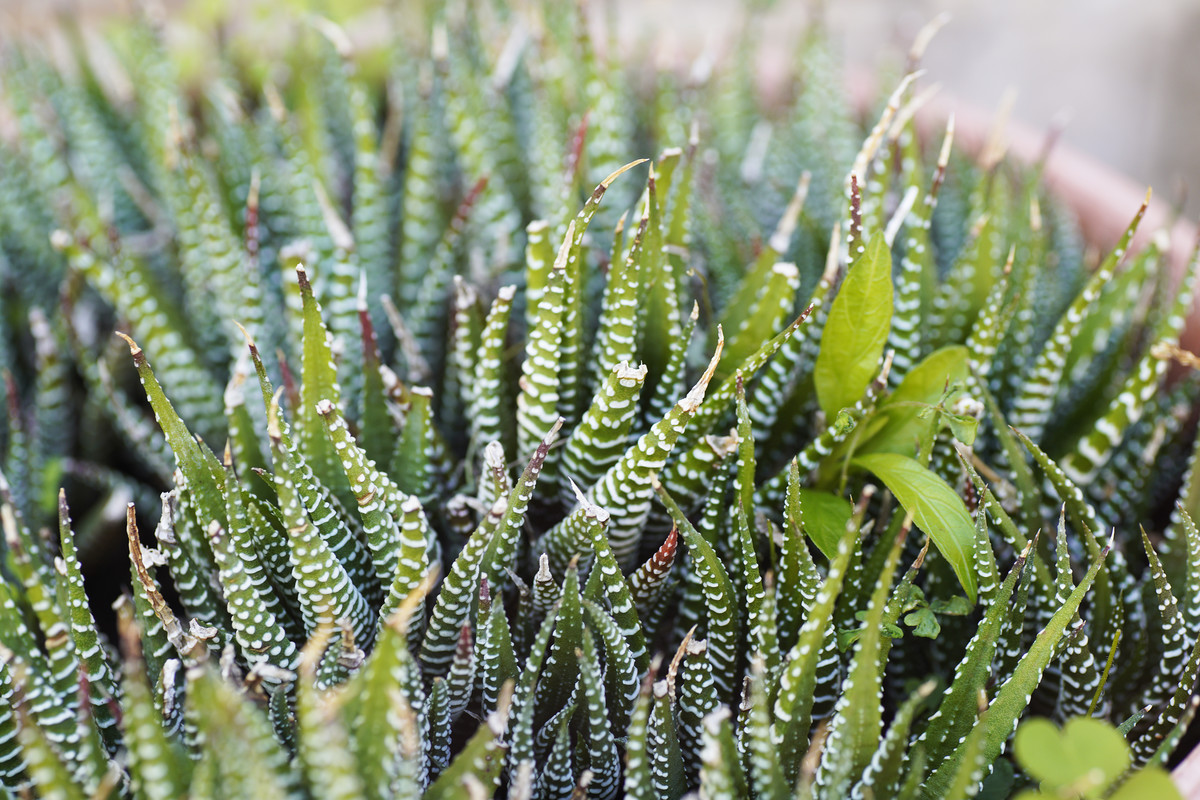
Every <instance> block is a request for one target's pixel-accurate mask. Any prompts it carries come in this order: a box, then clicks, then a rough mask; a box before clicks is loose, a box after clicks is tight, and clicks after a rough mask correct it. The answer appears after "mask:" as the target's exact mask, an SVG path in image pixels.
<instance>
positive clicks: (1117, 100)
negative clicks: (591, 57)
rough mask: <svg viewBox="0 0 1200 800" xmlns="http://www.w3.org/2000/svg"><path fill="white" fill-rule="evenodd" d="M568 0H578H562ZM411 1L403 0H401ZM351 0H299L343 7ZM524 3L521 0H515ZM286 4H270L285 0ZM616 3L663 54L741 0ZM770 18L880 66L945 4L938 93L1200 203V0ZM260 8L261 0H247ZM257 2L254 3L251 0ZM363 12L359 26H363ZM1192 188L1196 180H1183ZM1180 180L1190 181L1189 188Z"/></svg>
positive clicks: (772, 56) (720, 23)
mask: <svg viewBox="0 0 1200 800" xmlns="http://www.w3.org/2000/svg"><path fill="white" fill-rule="evenodd" d="M132 1H133V0H0V31H3V32H4V33H7V34H12V33H13V32H15V31H19V30H22V29H32V30H38V31H45V30H48V29H49V28H50V27H52V25H53V20H54V17H55V16H56V15H58V14H68V15H70V16H72V17H75V18H79V17H80V16H82V17H85V18H86V17H97V18H99V17H103V16H105V15H107V14H112V13H122V12H124V11H126V10H128V8H129V7H130V6H131V5H132ZM565 1H568V2H569V1H570V0H565ZM397 2H398V4H399V6H400V8H401V9H402V8H403V2H404V0H397ZM153 4H154V5H161V6H163V7H164V8H166V9H169V10H170V11H171V12H172V13H182V14H183V15H185V16H193V17H196V16H205V15H208V14H215V13H216V12H217V11H219V10H220V9H222V8H229V7H232V6H234V5H235V4H234V3H232V2H230V1H229V0H154V3H153ZM355 4H356V3H355V0H338V1H337V2H335V1H334V0H326V2H324V3H322V2H320V1H319V0H311V1H308V2H305V1H302V0H297V2H296V3H295V5H296V6H297V8H298V9H299V8H304V9H310V10H314V11H317V12H318V13H320V12H321V11H322V10H323V9H324V10H326V11H328V10H329V9H330V8H336V9H337V11H338V12H339V13H338V15H339V16H343V12H344V10H345V9H346V7H348V6H349V7H352V6H354V5H355ZM515 4H517V5H519V3H515ZM277 5H278V4H276V6H277ZM592 5H593V6H597V7H605V6H609V5H611V6H615V10H616V11H617V12H618V13H617V18H618V19H619V20H620V25H621V35H622V41H624V42H636V41H639V40H640V41H644V40H645V39H646V38H647V37H648V36H653V37H654V38H655V40H656V41H657V42H658V45H657V47H658V49H659V50H660V52H661V54H662V56H661V57H662V58H664V59H671V60H675V61H676V62H677V63H690V61H691V60H692V59H695V58H696V57H697V56H698V55H700V54H701V53H704V52H706V51H707V52H714V53H715V52H719V51H720V43H721V40H722V37H723V36H725V35H727V34H728V32H729V31H730V30H731V29H732V26H734V25H735V24H736V20H737V19H738V18H739V7H740V6H741V5H742V4H741V3H740V2H738V1H737V0H593V2H592ZM773 5H774V11H773V16H772V23H771V24H770V25H769V26H767V27H766V29H765V30H764V31H763V49H762V58H763V62H764V64H765V65H766V66H765V71H766V74H767V75H768V76H769V75H770V74H771V64H782V63H784V62H785V61H786V59H787V58H788V57H789V52H790V49H791V47H792V44H793V43H794V42H795V40H796V39H795V37H796V35H797V34H798V32H799V31H801V30H803V28H804V27H805V26H806V25H807V24H809V23H810V21H811V20H812V19H813V18H814V16H820V17H822V18H823V19H824V20H825V21H826V22H827V24H828V26H829V29H830V31H831V32H832V34H833V37H834V40H835V41H836V42H837V43H838V44H839V46H840V48H841V50H842V52H843V54H844V55H845V56H846V58H847V60H848V62H849V63H851V64H859V65H862V66H863V67H864V69H863V73H864V74H867V73H869V72H872V71H873V70H874V69H875V68H876V67H878V66H879V65H880V64H886V63H894V64H897V65H899V64H901V63H903V55H904V53H905V52H906V51H907V49H908V47H909V45H910V44H911V42H912V39H913V37H914V36H915V34H916V32H917V31H918V30H919V29H920V28H921V26H922V25H923V24H925V23H926V22H927V21H929V20H931V19H933V18H934V17H936V16H937V15H938V14H939V13H942V12H948V13H949V15H950V21H949V22H948V23H947V25H946V26H945V27H944V28H943V29H942V30H941V32H940V33H939V34H938V35H937V37H936V38H935V39H934V40H933V43H932V44H931V45H930V47H929V49H928V51H927V53H926V57H925V60H924V64H925V68H926V69H927V76H926V78H925V80H926V82H927V83H938V84H940V85H941V86H942V92H941V94H940V100H939V104H940V105H943V106H949V107H954V106H956V105H958V104H960V103H966V104H968V105H970V106H972V107H974V108H976V109H978V110H985V111H988V112H990V111H992V110H994V109H996V108H997V107H998V106H999V105H1000V103H1001V101H1002V98H1003V97H1004V95H1005V93H1006V91H1008V90H1012V91H1013V92H1015V95H1014V103H1013V107H1012V119H1013V120H1014V121H1015V122H1019V123H1022V124H1024V125H1025V126H1027V127H1029V128H1031V129H1033V130H1034V131H1037V132H1041V131H1044V130H1045V129H1047V128H1048V127H1050V126H1051V125H1052V124H1053V122H1054V121H1055V120H1066V128H1065V131H1064V133H1063V136H1062V142H1063V143H1065V144H1067V145H1069V146H1070V147H1073V148H1075V149H1077V150H1079V151H1081V152H1082V153H1084V154H1086V155H1089V156H1091V157H1092V158H1094V159H1096V160H1098V161H1100V162H1103V163H1104V164H1107V165H1109V166H1110V167H1112V168H1114V169H1115V170H1117V171H1119V172H1120V173H1122V174H1124V175H1126V176H1128V177H1129V178H1130V179H1132V181H1133V182H1134V183H1136V184H1140V185H1141V186H1146V185H1152V186H1153V187H1154V189H1155V193H1156V195H1157V197H1158V198H1160V199H1162V200H1166V201H1168V202H1170V203H1171V204H1175V203H1178V202H1179V201H1180V200H1181V199H1182V198H1184V197H1185V196H1186V205H1185V210H1186V212H1187V214H1188V216H1190V217H1192V218H1195V217H1196V216H1197V215H1200V147H1198V146H1197V145H1196V139H1197V136H1196V132H1197V131H1200V102H1196V101H1195V99H1196V98H1197V97H1200V49H1198V48H1196V46H1195V42H1197V41H1200V2H1196V0H1139V2H1132V1H1131V0H1054V2H1045V0H1004V2H998V1H997V0H836V2H835V1H834V0H829V1H828V2H813V1H810V0H778V1H777V2H775V3H773ZM236 6H237V7H238V8H240V9H252V8H253V6H254V1H253V0H245V2H239V3H237V4H236ZM248 13H250V14H251V15H253V11H252V10H251V11H249V12H248ZM367 29H369V26H364V30H367ZM1188 190H1190V191H1188ZM1185 192H1186V195H1185Z"/></svg>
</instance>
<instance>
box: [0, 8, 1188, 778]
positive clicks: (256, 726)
mask: <svg viewBox="0 0 1200 800" xmlns="http://www.w3.org/2000/svg"><path fill="white" fill-rule="evenodd" d="M536 11H537V13H536V14H530V13H528V12H529V9H525V10H523V11H520V12H518V11H515V10H512V9H510V8H509V7H508V5H507V4H506V3H503V2H494V3H472V4H462V5H461V7H460V6H459V5H455V4H451V6H450V8H449V9H448V10H447V9H446V8H442V7H441V6H440V5H438V4H432V3H431V4H428V6H426V7H423V8H422V9H421V12H422V13H420V14H417V13H414V18H413V19H407V20H405V21H404V24H398V25H396V26H395V27H396V32H395V38H394V39H393V40H390V41H389V43H388V45H387V48H386V50H384V51H383V59H382V63H384V64H385V67H384V68H383V69H382V70H380V69H376V70H375V71H374V72H372V71H371V70H368V69H365V68H364V64H365V63H366V61H367V58H366V56H365V55H364V53H363V52H361V51H356V50H355V48H354V47H352V46H351V45H350V43H349V41H348V40H347V39H346V37H345V36H344V34H343V33H342V31H341V29H339V28H338V27H337V26H336V25H334V24H333V23H332V22H329V21H327V20H323V19H308V18H305V19H304V20H303V22H302V23H300V24H298V26H297V29H296V30H295V31H293V32H292V34H291V35H292V38H291V39H290V40H289V48H290V50H289V53H290V55H289V57H288V66H289V67H290V71H289V70H278V69H270V68H268V65H266V64H263V63H260V62H256V61H254V60H253V58H252V57H249V56H247V55H246V54H245V51H241V50H238V51H234V50H232V49H231V50H230V51H229V52H228V53H219V54H218V55H219V58H218V59H217V62H218V63H219V66H218V65H217V64H213V65H211V68H210V69H209V73H210V74H209V75H208V76H207V77H206V79H205V80H204V81H203V82H201V83H199V84H197V85H193V84H192V83H189V82H187V81H185V80H183V79H182V78H181V75H180V72H179V65H178V64H177V63H176V62H174V61H173V60H172V58H171V56H170V55H169V52H168V49H167V47H166V46H165V44H164V39H163V31H162V30H161V29H157V28H156V27H155V26H154V25H152V24H150V23H149V22H148V21H147V20H144V19H138V20H134V21H130V22H126V23H123V24H122V25H121V26H119V27H118V28H116V29H115V30H113V31H112V32H111V35H110V36H109V37H108V38H107V39H106V42H107V44H106V45H105V48H104V49H103V55H105V56H106V57H105V58H103V59H101V58H99V57H98V55H97V42H96V41H95V40H88V39H86V37H82V36H80V37H75V38H73V39H71V40H70V41H72V42H74V44H75V47H74V48H73V49H72V51H71V52H72V54H73V56H72V58H70V59H69V62H70V63H69V64H68V65H65V66H64V65H63V64H62V63H60V62H56V61H54V60H52V59H50V58H48V57H47V56H46V55H45V54H44V53H43V52H42V51H40V50H39V49H38V48H36V47H34V46H31V45H29V44H25V45H17V44H13V43H10V44H9V46H8V47H7V49H6V50H5V52H4V57H5V61H4V65H3V72H2V75H0V82H2V85H3V100H4V103H5V106H6V108H7V111H8V112H9V114H10V117H11V120H12V122H13V124H12V126H11V130H9V131H8V135H7V136H6V137H4V138H3V139H0V278H2V279H3V281H4V283H5V289H6V291H5V296H4V299H3V301H2V302H3V314H2V315H0V326H2V327H0V365H2V366H3V367H4V369H5V370H6V374H7V375H9V376H10V379H9V381H8V398H9V425H8V428H7V431H6V432H5V433H4V435H3V439H2V446H3V461H2V463H3V477H4V480H3V482H2V484H0V499H2V504H0V511H2V523H3V529H4V534H5V538H4V545H3V549H2V550H0V555H2V557H3V562H2V563H0V575H2V577H3V581H0V701H2V702H0V795H3V796H10V795H11V796H25V795H26V794H29V793H32V794H33V795H34V796H45V797H56V798H85V797H105V796H122V797H133V798H139V799H140V798H146V799H147V800H149V799H151V798H173V797H183V796H188V797H192V798H203V797H223V798H243V797H244V798H273V797H281V798H282V797H289V798H301V797H312V798H341V797H345V798H358V797H367V798H388V797H414V798H415V797H428V798H480V797H491V796H507V797H510V798H534V797H536V798H559V797H562V798H568V797H595V798H612V797H617V796H629V797H665V798H679V797H682V796H683V795H685V794H687V793H689V792H691V791H698V792H699V795H700V796H701V797H706V798H719V797H756V798H784V797H804V798H809V797H811V798H841V797H862V798H869V797H908V798H915V797H928V798H966V797H972V796H975V794H976V793H977V792H979V791H980V789H981V787H982V789H983V790H984V791H985V792H987V793H988V796H991V797H1002V796H1007V794H1008V793H1010V792H1016V791H1019V790H1021V789H1023V788H1029V787H1035V786H1038V785H1039V784H1040V786H1041V789H1040V791H1041V792H1042V793H1041V794H1038V795H1037V796H1038V797H1077V796H1087V797H1101V796H1110V793H1113V792H1116V793H1120V792H1124V793H1121V794H1111V796H1114V797H1115V796H1120V797H1125V798H1131V797H1138V796H1165V795H1163V794H1161V792H1164V791H1167V789H1163V788H1162V784H1161V781H1162V780H1165V778H1164V777H1163V776H1162V773H1161V771H1160V770H1158V769H1157V767H1158V766H1160V765H1162V764H1164V763H1165V762H1166V759H1167V758H1168V757H1169V756H1170V755H1171V753H1172V751H1173V750H1174V749H1175V747H1176V745H1177V744H1178V742H1179V740H1180V737H1181V736H1182V734H1183V732H1184V730H1185V728H1186V727H1187V725H1188V723H1189V722H1190V721H1191V720H1192V718H1193V716H1194V714H1195V711H1196V707H1197V702H1196V699H1195V697H1194V695H1193V688H1194V685H1195V683H1196V679H1197V673H1198V672H1200V644H1198V632H1200V532H1198V531H1197V528H1196V526H1195V525H1194V524H1193V522H1192V515H1193V514H1195V513H1196V512H1197V511H1198V510H1200V474H1198V473H1196V471H1195V470H1193V469H1191V468H1190V467H1191V465H1192V463H1193V461H1194V460H1195V458H1196V456H1195V450H1194V447H1193V443H1192V430H1191V428H1190V427H1189V425H1188V420H1189V412H1190V409H1191V407H1192V404H1193V402H1194V398H1195V396H1196V393H1197V392H1196V390H1197V381H1196V380H1195V378H1194V377H1192V376H1191V375H1190V374H1184V375H1181V376H1175V377H1174V378H1172V379H1171V380H1168V378H1169V376H1168V374H1167V373H1168V366H1169V364H1170V362H1171V361H1172V359H1180V358H1182V357H1181V356H1180V355H1179V351H1178V337H1179V334H1180V331H1181V328H1182V326H1183V321H1184V318H1185V316H1186V312H1187V310H1188V309H1189V308H1190V306H1191V299H1192V290H1193V278H1194V273H1195V269H1194V268H1193V267H1194V264H1193V266H1192V267H1189V270H1188V272H1187V274H1186V275H1185V276H1184V278H1183V279H1182V280H1178V281H1174V280H1172V276H1170V275H1169V274H1167V270H1166V259H1165V254H1164V252H1163V245H1162V244H1161V243H1160V242H1158V241H1157V240H1155V242H1154V243H1152V244H1151V245H1150V246H1149V247H1147V248H1144V249H1142V250H1141V251H1140V252H1137V253H1130V252H1128V250H1129V248H1130V243H1131V241H1132V238H1133V236H1134V233H1135V232H1136V230H1137V228H1138V225H1139V223H1140V220H1141V217H1142V214H1143V213H1144V211H1145V207H1143V208H1142V209H1141V210H1140V211H1138V213H1137V215H1136V216H1135V217H1134V219H1133V222H1132V223H1131V224H1130V226H1129V229H1128V231H1127V232H1126V233H1125V236H1124V237H1123V239H1122V240H1121V243H1120V244H1119V245H1118V247H1117V248H1116V249H1115V250H1114V251H1113V252H1111V253H1109V254H1107V255H1106V256H1105V257H1103V258H1102V259H1099V263H1098V264H1093V263H1092V261H1093V259H1092V258H1090V257H1089V255H1088V254H1086V253H1085V252H1084V248H1083V246H1082V244H1081V242H1080V240H1079V237H1078V235H1077V233H1076V232H1075V229H1074V228H1073V226H1072V222H1071V220H1070V218H1069V215H1067V214H1065V213H1064V212H1063V211H1062V210H1061V209H1060V207H1059V206H1058V205H1057V203H1056V202H1055V200H1054V198H1052V197H1050V196H1048V195H1047V194H1046V193H1045V191H1044V189H1043V187H1042V186H1041V185H1040V183H1039V173H1038V170H1037V169H1036V168H1034V169H1025V168H1020V167H1017V166H1015V165H1012V164H1009V163H1008V162H1006V161H1004V160H1002V159H1000V158H988V159H985V160H984V162H983V163H976V162H973V161H971V160H970V159H967V158H965V157H962V156H959V155H957V154H956V153H955V152H954V151H953V149H952V139H953V126H952V125H950V126H948V128H947V130H946V133H945V136H944V137H942V138H941V139H940V142H939V141H932V142H929V141H922V138H921V136H919V135H918V132H917V129H916V125H915V122H914V119H915V112H916V110H917V109H918V108H919V107H920V105H921V103H922V102H923V101H924V99H925V97H926V95H925V94H924V93H921V92H917V91H916V90H915V88H914V87H915V76H914V75H913V74H912V73H911V72H909V74H908V75H907V76H906V77H904V78H903V80H901V81H899V84H898V88H897V89H896V90H895V91H894V92H893V93H892V94H891V95H890V97H888V98H886V100H885V101H883V102H880V103H879V104H878V105H877V106H876V107H875V108H874V109H873V110H871V111H870V112H868V113H867V117H868V123H867V127H866V128H865V129H864V128H862V127H861V126H860V123H859V122H858V121H857V118H856V116H855V114H854V113H853V110H852V109H851V108H850V107H849V106H848V104H847V103H846V101H845V98H844V96H843V93H842V92H841V90H840V89H839V88H838V77H837V72H836V70H835V68H834V66H833V64H834V61H833V59H832V56H831V54H830V52H829V48H828V43H827V42H826V41H825V40H824V39H823V38H822V37H821V36H819V35H814V36H813V37H811V38H810V39H807V40H806V41H804V42H803V44H802V47H800V48H799V55H798V58H797V64H796V74H795V76H794V78H795V85H794V89H795V91H794V96H793V97H792V99H791V100H790V101H788V102H786V103H784V104H782V105H779V106H770V107H765V106H762V105H761V104H760V103H759V102H758V101H757V100H756V92H755V86H754V70H753V52H754V42H755V36H754V31H755V25H756V24H758V23H759V22H760V21H761V20H760V18H759V17H758V16H757V14H758V12H752V13H751V14H750V16H749V18H748V21H747V23H746V26H745V29H744V30H743V31H742V32H741V33H740V35H739V36H736V37H734V38H735V40H736V46H735V47H734V48H733V50H732V52H731V53H730V55H729V56H728V57H727V58H726V59H725V60H724V61H722V62H720V63H719V64H718V65H717V66H716V67H715V68H712V69H708V70H702V69H698V70H694V71H693V72H692V74H691V75H690V76H688V77H683V76H681V75H679V74H676V73H674V72H671V71H664V70H662V69H658V68H655V67H654V66H652V65H651V63H650V62H649V61H648V60H647V59H643V58H637V57H627V58H621V57H619V56H618V54H619V53H620V52H621V51H620V49H619V48H618V47H617V46H616V44H615V43H614V42H613V41H610V42H609V43H608V46H607V47H600V46H597V44H596V43H595V42H593V41H592V39H591V38H590V37H591V34H590V31H591V27H590V26H589V24H588V19H587V15H586V13H585V12H584V11H582V10H581V9H580V8H577V7H575V6H574V5H573V4H559V3H555V2H546V3H542V4H539V5H538V6H537V7H536ZM414 19H415V20H417V21H416V22H414ZM375 55H378V54H375ZM247 59H249V60H247ZM100 63H103V65H104V66H103V68H101V67H100V66H96V65H97V64H100ZM374 63H376V64H378V63H379V59H375V62H374ZM114 74H115V75H116V76H117V77H116V78H114V77H113V76H114ZM264 76H269V77H267V78H264ZM939 144H940V146H939ZM1132 211H1134V210H1133V209H1131V212H1132ZM1176 284H1178V285H1176ZM114 330H119V331H120V332H121V334H120V337H116V336H113V335H112V334H113V331H114ZM1184 360H1186V359H1184ZM147 401H148V404H147ZM60 485H61V486H65V487H66V491H62V490H60V489H59V486H60ZM160 492H161V495H160V496H159V497H156V495H158V494H159V493H160ZM68 498H71V502H72V505H73V506H74V507H76V508H77V509H79V508H86V509H87V513H86V514H85V515H84V516H83V517H81V518H80V520H78V521H76V522H73V521H72V519H71V513H70V510H69V508H68ZM76 498H82V499H81V500H77V499H76ZM1176 498H1178V502H1176ZM1172 508H1174V511H1172ZM114 511H115V512H117V514H118V515H119V520H118V523H119V525H120V526H121V527H123V528H124V532H125V534H126V535H125V538H124V540H117V539H114V537H113V536H112V527H113V522H114V519H113V518H114ZM139 515H140V517H141V519H142V522H143V524H142V526H141V529H139V526H138V519H139ZM150 515H153V516H150ZM55 519H57V522H55ZM149 519H157V525H156V526H155V527H154V533H153V536H152V537H151V536H149V535H148V529H149V528H150V527H151V526H150V525H148V524H146V521H147V520H149ZM1140 526H1144V528H1141V527H1140ZM54 530H57V533H53V532H52V531H54ZM1147 530H1150V531H1151V533H1150V534H1147V532H1146V531H1147ZM126 543H127V552H128V563H129V572H128V579H127V580H126V579H125V576H124V572H123V570H122V575H121V577H120V578H119V579H116V580H114V579H113V578H111V577H108V581H109V583H117V584H120V585H122V587H123V588H122V591H121V596H120V597H119V598H118V600H117V602H116V603H115V604H114V611H113V612H110V611H108V609H107V608H104V607H103V606H101V605H99V604H97V603H96V602H95V597H96V593H95V590H94V588H95V586H96V585H97V584H102V583H103V582H104V581H105V579H106V576H104V575H103V574H100V571H99V570H95V569H85V567H86V566H87V564H88V563H103V559H104V558H105V555H104V554H105V553H111V552H114V551H119V552H122V553H124V552H125V551H126ZM85 572H87V573H88V580H87V587H86V588H85V580H84V573H85ZM89 591H90V592H91V597H92V599H91V601H89ZM1081 717H1091V718H1093V719H1091V720H1087V721H1083V720H1081V719H1080V718H1081ZM1041 718H1046V719H1041ZM1028 719H1038V723H1037V724H1039V725H1044V726H1050V727H1051V728H1052V727H1053V724H1054V723H1060V724H1062V723H1065V727H1064V728H1063V730H1064V732H1067V733H1070V732H1072V731H1073V732H1075V733H1074V735H1075V736H1076V737H1078V738H1079V739H1080V741H1082V738H1083V737H1084V736H1085V735H1086V736H1088V737H1091V738H1090V739H1088V741H1097V742H1103V743H1104V745H1105V747H1108V748H1109V751H1111V749H1112V747H1113V745H1112V740H1113V738H1114V737H1115V738H1118V739H1123V742H1124V745H1122V743H1121V742H1118V743H1117V745H1116V746H1117V747H1118V748H1120V747H1122V746H1125V747H1127V748H1128V750H1127V751H1124V750H1122V751H1120V752H1122V753H1124V756H1123V758H1124V761H1122V760H1121V758H1114V759H1111V760H1110V761H1109V762H1108V763H1107V764H1105V765H1102V766H1104V767H1105V769H1107V770H1108V772H1107V773H1106V772H1105V771H1104V769H1101V770H1099V772H1100V773H1102V774H1101V775H1100V777H1099V778H1097V777H1096V775H1095V774H1094V773H1096V772H1097V771H1096V770H1092V771H1091V772H1087V773H1086V774H1084V775H1083V777H1079V776H1076V775H1074V773H1070V772H1069V770H1067V768H1066V767H1065V766H1063V765H1062V764H1058V765H1054V764H1051V765H1049V766H1047V765H1046V763H1045V762H1046V758H1042V759H1041V761H1040V762H1039V761H1038V759H1037V758H1035V757H1034V755H1033V754H1031V753H1032V752H1033V751H1035V750H1037V749H1038V745H1037V744H1029V745H1028V746H1027V747H1026V748H1025V750H1026V753H1027V755H1026V756H1022V753H1021V750H1022V746H1021V743H1022V741H1025V742H1036V741H1038V737H1039V736H1041V737H1042V740H1045V737H1047V736H1049V737H1050V739H1051V740H1053V735H1052V733H1051V734H1047V733H1046V731H1045V730H1044V729H1042V728H1037V727H1036V726H1035V727H1030V728H1028V729H1024V728H1023V729H1022V731H1021V733H1019V734H1018V736H1017V747H1016V748H1015V752H1016V758H1015V760H1014V757H1013V750H1014V748H1012V747H1010V744H1011V741H1012V737H1013V734H1014V731H1015V730H1016V728H1017V726H1018V724H1019V723H1021V722H1022V721H1023V720H1028ZM1047 720H1048V721H1047ZM1108 723H1112V725H1119V726H1120V727H1119V728H1118V729H1117V730H1118V731H1119V734H1118V733H1116V732H1114V731H1113V729H1112V728H1111V727H1109V725H1108ZM1089 726H1098V727H1099V730H1097V729H1096V728H1095V727H1089ZM1106 737H1108V738H1106ZM1109 751H1106V752H1109ZM1044 752H1050V750H1049V749H1047V750H1045V751H1044ZM1113 765H1118V766H1117V767H1114V766H1113ZM1118 767H1119V768H1118ZM1056 769H1057V771H1056ZM1110 773H1111V774H1110ZM1131 774H1132V775H1133V777H1129V776H1130V775H1131ZM1062 775H1066V777H1062V778H1061V780H1059V777H1058V776H1062ZM1101 778H1102V780H1101ZM1055 781H1058V782H1055ZM1089 781H1090V783H1089ZM1136 787H1140V788H1141V790H1142V792H1143V793H1142V794H1135V793H1132V792H1133V789H1134V788H1136Z"/></svg>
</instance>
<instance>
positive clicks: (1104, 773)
mask: <svg viewBox="0 0 1200 800" xmlns="http://www.w3.org/2000/svg"><path fill="white" fill-rule="evenodd" d="M1013 754H1014V755H1015V756H1016V757H1017V761H1018V762H1020V764H1021V768H1022V769H1024V770H1025V771H1026V772H1028V773H1029V775H1030V776H1031V777H1033V778H1034V779H1036V780H1038V781H1040V782H1041V785H1042V789H1043V790H1047V789H1049V790H1053V791H1057V790H1061V789H1066V788H1067V787H1071V788H1072V790H1073V791H1077V792H1081V793H1082V794H1083V796H1084V797H1088V798H1092V797H1102V796H1103V794H1104V791H1105V790H1106V789H1108V787H1109V786H1111V785H1112V783H1113V781H1115V780H1116V779H1117V778H1119V777H1120V776H1121V774H1122V773H1123V772H1124V771H1125V770H1126V769H1128V768H1129V765H1130V758H1129V745H1127V744H1126V743H1125V740H1124V739H1123V738H1122V737H1121V734H1119V733H1117V731H1116V729H1115V728H1113V727H1112V726H1111V725H1109V724H1107V723H1106V722H1103V721H1102V720H1098V719H1092V718H1090V717H1075V718H1074V719H1070V720H1068V721H1067V723H1066V724H1065V725H1063V727H1062V729H1061V730H1060V729H1059V728H1058V726H1056V725H1055V724H1054V723H1053V722H1051V721H1050V720H1048V719H1043V718H1034V719H1031V720H1028V721H1026V722H1024V723H1022V724H1021V727H1020V728H1018V729H1017V736H1016V739H1015V740H1014V741H1013Z"/></svg>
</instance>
